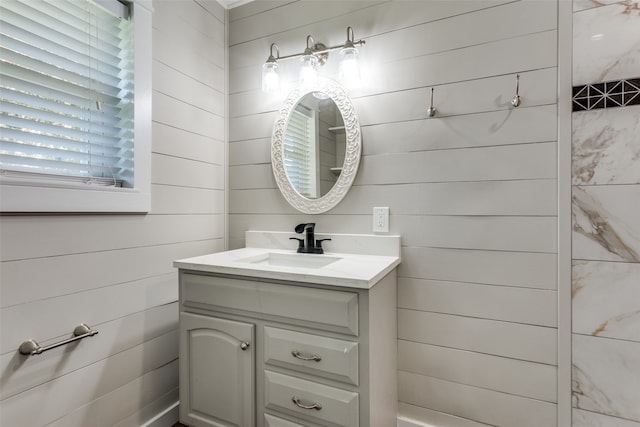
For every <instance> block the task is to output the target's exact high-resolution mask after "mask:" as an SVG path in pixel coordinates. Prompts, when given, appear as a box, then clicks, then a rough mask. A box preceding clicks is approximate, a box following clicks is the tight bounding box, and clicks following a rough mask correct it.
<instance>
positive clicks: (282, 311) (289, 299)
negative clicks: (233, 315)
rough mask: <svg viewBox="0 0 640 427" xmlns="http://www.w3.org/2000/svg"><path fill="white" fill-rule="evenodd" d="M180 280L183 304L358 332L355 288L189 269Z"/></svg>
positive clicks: (338, 330) (336, 330) (351, 333)
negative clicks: (311, 285) (233, 276)
mask: <svg viewBox="0 0 640 427" xmlns="http://www.w3.org/2000/svg"><path fill="white" fill-rule="evenodd" d="M180 284H181V286H180V302H181V304H182V305H183V306H185V307H198V308H214V309H216V310H220V311H227V312H229V311H233V310H242V311H249V312H254V313H256V314H257V315H260V314H265V315H270V316H278V317H282V318H288V319H294V320H295V321H296V322H295V323H296V324H305V325H307V326H311V327H319V328H322V329H327V330H331V331H335V332H341V333H345V334H350V335H358V294H357V293H355V292H343V291H334V290H329V289H316V288H308V287H304V286H295V285H279V284H273V283H265V282H254V281H250V280H240V279H231V278H227V277H216V276H206V275H198V274H190V273H181V281H180ZM314 324H316V325H314Z"/></svg>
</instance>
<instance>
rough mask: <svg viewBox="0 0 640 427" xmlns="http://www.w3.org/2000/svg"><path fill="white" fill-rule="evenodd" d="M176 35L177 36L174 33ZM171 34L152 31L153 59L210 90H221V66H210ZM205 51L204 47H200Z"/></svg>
mask: <svg viewBox="0 0 640 427" xmlns="http://www.w3.org/2000/svg"><path fill="white" fill-rule="evenodd" d="M176 34H179V33H178V32H176ZM176 34H172V33H171V32H164V31H159V30H157V29H154V30H153V58H154V60H155V61H160V62H162V63H164V64H166V65H168V66H170V67H171V68H174V69H176V70H178V71H181V72H182V73H184V74H186V75H188V76H190V77H192V78H193V79H195V80H197V81H199V82H201V83H204V84H205V85H207V86H209V87H212V88H223V87H224V81H225V73H224V68H223V67H222V65H216V64H212V63H211V62H209V61H207V59H205V58H203V57H202V56H200V55H199V52H198V51H197V50H194V49H185V46H184V45H183V44H182V43H181V42H180V38H179V37H176ZM201 48H202V49H203V50H206V49H207V48H206V46H202V47H201Z"/></svg>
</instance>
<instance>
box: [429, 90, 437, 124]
mask: <svg viewBox="0 0 640 427" xmlns="http://www.w3.org/2000/svg"><path fill="white" fill-rule="evenodd" d="M427 115H428V116H429V117H433V116H435V115H436V108H435V107H434V106H433V88H431V106H430V107H429V108H427Z"/></svg>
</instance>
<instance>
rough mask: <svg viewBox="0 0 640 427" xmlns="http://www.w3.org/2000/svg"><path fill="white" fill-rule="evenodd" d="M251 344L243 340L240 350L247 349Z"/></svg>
mask: <svg viewBox="0 0 640 427" xmlns="http://www.w3.org/2000/svg"><path fill="white" fill-rule="evenodd" d="M250 345H251V344H249V343H248V342H247V341H241V342H240V350H242V351H245V350H246V349H248V348H249V346H250Z"/></svg>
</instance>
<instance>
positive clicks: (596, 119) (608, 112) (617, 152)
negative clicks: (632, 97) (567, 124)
mask: <svg viewBox="0 0 640 427" xmlns="http://www.w3.org/2000/svg"><path fill="white" fill-rule="evenodd" d="M572 118H573V131H572V137H571V143H572V165H571V167H572V180H573V184H574V185H584V184H587V185H592V184H638V183H640V106H631V107H624V108H612V109H601V110H593V111H585V112H580V113H574V114H573V116H572Z"/></svg>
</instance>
